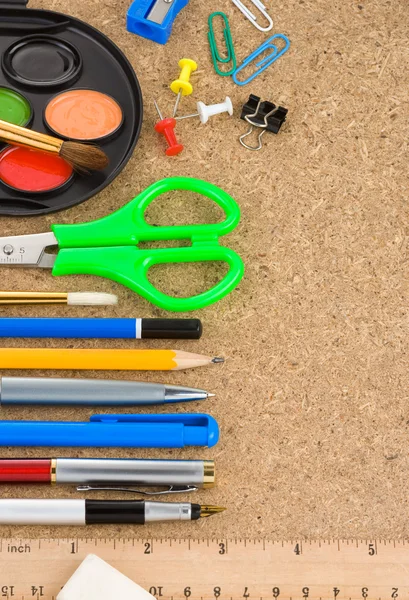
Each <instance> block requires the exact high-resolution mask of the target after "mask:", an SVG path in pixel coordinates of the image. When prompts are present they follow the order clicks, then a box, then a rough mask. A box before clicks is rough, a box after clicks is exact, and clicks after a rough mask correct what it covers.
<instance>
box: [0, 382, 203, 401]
mask: <svg viewBox="0 0 409 600" xmlns="http://www.w3.org/2000/svg"><path fill="white" fill-rule="evenodd" d="M212 396H214V394H210V393H209V392H206V391H205V390H200V389H195V388H188V387H183V386H179V385H167V384H165V385H164V384H162V383H144V382H143V381H122V380H111V379H69V378H67V379H64V378H63V377H60V378H54V377H48V378H47V377H0V406H10V405H11V406H14V405H19V404H23V405H24V404H28V405H34V404H41V405H43V404H46V405H70V406H138V405H144V404H151V405H157V404H159V405H160V404H174V403H176V402H190V401H194V400H206V399H207V398H210V397H212Z"/></svg>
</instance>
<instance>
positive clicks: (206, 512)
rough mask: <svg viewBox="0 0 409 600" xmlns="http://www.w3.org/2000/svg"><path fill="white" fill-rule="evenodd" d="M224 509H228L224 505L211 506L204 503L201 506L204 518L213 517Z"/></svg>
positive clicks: (201, 513) (201, 514)
mask: <svg viewBox="0 0 409 600" xmlns="http://www.w3.org/2000/svg"><path fill="white" fill-rule="evenodd" d="M224 510H226V509H225V507H224V506H210V505H209V504H202V506H201V507H200V516H201V517H202V518H203V517H211V516H212V515H216V514H217V513H221V512H223V511H224Z"/></svg>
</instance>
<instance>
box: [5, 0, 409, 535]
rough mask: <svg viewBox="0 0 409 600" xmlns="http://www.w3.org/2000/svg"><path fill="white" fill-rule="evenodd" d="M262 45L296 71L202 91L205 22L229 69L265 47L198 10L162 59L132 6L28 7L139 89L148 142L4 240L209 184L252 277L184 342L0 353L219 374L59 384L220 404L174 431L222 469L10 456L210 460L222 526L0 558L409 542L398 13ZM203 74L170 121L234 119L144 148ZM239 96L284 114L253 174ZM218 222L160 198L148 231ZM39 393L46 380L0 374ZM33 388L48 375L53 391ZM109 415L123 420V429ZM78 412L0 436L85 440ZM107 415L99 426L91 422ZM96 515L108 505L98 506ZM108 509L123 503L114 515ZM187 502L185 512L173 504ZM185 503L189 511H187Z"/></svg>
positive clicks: (171, 275) (58, 2)
mask: <svg viewBox="0 0 409 600" xmlns="http://www.w3.org/2000/svg"><path fill="white" fill-rule="evenodd" d="M266 4H267V7H268V10H269V12H270V14H271V16H272V17H273V19H274V29H273V32H272V33H279V32H280V33H285V34H286V35H288V37H289V38H290V40H291V48H290V50H289V52H288V53H287V54H286V55H285V56H284V57H282V58H281V59H280V60H279V61H277V62H276V63H275V65H273V66H271V67H270V68H269V69H268V70H267V71H265V72H264V74H263V75H261V76H260V77H258V78H257V79H256V80H255V81H254V82H253V83H252V84H250V85H248V86H246V87H238V86H236V85H235V84H234V83H233V82H232V81H231V79H230V78H221V77H219V76H217V75H216V74H215V72H214V71H213V67H212V63H211V58H210V54H209V48H208V42H207V30H208V28H207V18H208V15H209V14H210V13H211V12H212V11H215V10H224V11H225V12H226V13H227V14H228V16H229V18H230V25H231V29H232V34H233V39H234V41H235V48H236V53H237V57H238V60H239V61H240V60H242V59H243V58H244V57H246V56H247V55H248V54H249V53H250V52H251V51H252V50H254V49H255V48H256V47H258V46H259V45H260V44H261V43H262V42H263V41H264V40H265V39H266V38H267V36H268V35H270V34H263V33H261V32H259V31H257V30H256V29H255V28H254V27H253V26H252V25H251V24H250V23H249V22H248V21H247V20H246V19H245V18H244V17H243V15H242V14H241V13H240V12H239V11H238V10H237V9H236V8H235V7H234V6H233V4H232V2H230V1H229V0H218V1H216V0H208V1H203V0H202V1H200V0H191V2H190V3H189V5H188V6H187V7H186V8H185V9H184V10H183V11H182V13H181V14H180V15H179V17H178V19H177V21H176V23H175V26H174V31H173V35H172V37H171V38H170V41H169V42H168V44H166V45H165V46H159V45H157V44H154V43H152V42H150V41H147V40H144V39H142V38H139V37H136V36H134V35H131V34H129V33H127V32H126V29H125V14H126V10H127V8H128V2H126V1H123V0H89V1H87V2H82V1H79V0H70V1H69V2H63V1H62V0H31V2H30V6H31V7H32V8H44V9H52V10H55V11H60V12H66V13H69V14H71V15H74V16H76V17H78V18H80V19H82V20H84V21H87V22H88V23H90V24H91V25H93V26H94V27H96V28H98V29H100V30H101V31H103V32H104V33H105V34H106V35H108V36H109V37H110V38H112V40H113V41H114V42H116V43H117V44H118V45H119V47H120V48H121V49H122V50H123V51H124V52H125V54H126V55H127V57H128V58H129V60H130V61H131V63H132V65H133V67H134V69H135V71H136V73H137V76H138V78H139V81H140V84H141V87H142V91H143V97H144V106H145V115H144V124H143V130H142V135H141V138H140V140H139V142H138V144H137V147H136V150H135V152H134V154H133V157H132V159H131V160H130V162H129V163H128V165H127V167H126V168H125V169H124V171H123V172H122V173H121V174H120V176H119V177H118V178H117V179H116V180H115V181H114V182H113V183H112V184H111V185H110V186H109V187H108V188H107V189H105V190H104V191H103V192H102V193H101V194H99V195H98V196H97V197H94V198H92V199H90V200H89V201H87V202H85V203H84V204H82V205H80V206H77V207H75V208H73V209H70V210H68V211H64V212H61V213H57V214H54V215H47V216H44V217H37V218H24V219H23V218H18V219H11V218H2V219H1V230H2V232H3V234H4V235H6V234H12V233H14V234H23V233H38V232H43V231H47V230H48V229H49V226H50V224H52V223H74V222H75V223H79V222H82V221H88V220H92V219H95V218H99V217H102V216H104V215H106V214H108V213H109V212H111V211H113V210H115V209H117V208H119V207H121V206H123V205H124V204H125V203H126V202H128V201H129V200H131V199H132V198H133V197H134V196H136V195H137V194H138V193H139V192H140V191H142V190H143V189H144V188H146V187H147V186H148V185H150V184H151V183H153V182H154V181H156V180H158V179H160V178H163V177H168V176H175V175H183V176H192V177H200V178H202V179H206V180H208V181H210V182H212V183H214V184H216V185H219V186H220V187H222V188H223V189H225V190H226V191H227V192H228V193H230V194H231V195H232V196H233V197H234V198H235V199H236V200H237V202H238V203H239V205H240V207H241V211H242V219H241V223H240V225H239V227H238V228H237V229H236V230H235V231H234V232H233V233H231V234H230V235H229V236H228V237H226V239H225V240H224V241H223V243H224V244H226V245H228V246H229V247H231V248H233V249H234V250H236V251H237V252H238V253H239V254H240V255H241V256H242V257H243V259H244V261H245V265H246V274H245V278H244V279H243V281H242V283H241V284H240V285H239V287H238V289H236V290H235V291H234V292H233V293H231V294H230V296H228V297H227V298H226V299H224V300H222V301H221V302H219V303H218V304H217V305H214V306H211V307H208V308H206V309H204V310H202V311H201V312H200V315H198V316H200V317H201V319H202V321H203V325H204V335H203V337H202V339H201V340H200V341H197V342H194V341H191V342H176V343H171V342H165V341H164V342H157V343H152V342H151V343H146V342H135V343H132V342H129V341H113V342H109V341H104V340H99V341H94V340H89V341H87V340H83V341H78V340H68V341H66V342H64V341H63V340H46V341H41V340H27V341H25V340H8V339H3V340H2V341H1V346H3V347H12V346H13V347H14V346H27V347H36V346H37V347H43V346H45V345H46V346H47V347H55V348H58V347H84V348H85V347H101V348H103V347H112V348H128V347H158V348H159V347H161V348H165V347H167V346H168V347H169V346H173V347H176V348H179V349H183V350H189V351H193V352H200V353H203V354H210V355H221V356H224V357H225V358H226V362H225V364H224V365H215V366H212V367H207V368H201V369H196V370H193V369H192V370H189V371H186V372H175V373H156V374H155V373H128V374H127V373H101V372H99V373H92V372H82V373H79V372H77V373H72V372H67V373H61V372H60V373H55V372H54V373H53V372H48V373H47V375H58V376H61V375H63V374H64V375H66V376H84V377H86V376H88V377H92V376H95V377H109V378H123V379H126V378H133V379H135V380H136V379H140V380H146V381H161V382H167V383H172V384H183V385H191V386H195V387H201V388H205V389H208V390H209V391H211V392H214V393H215V394H216V397H215V398H212V399H211V400H209V401H207V402H206V403H202V404H199V405H197V404H191V405H190V406H187V405H182V406H179V407H176V410H177V411H192V412H194V411H203V412H208V413H210V414H212V415H213V416H215V417H216V418H217V420H218V422H219V424H220V428H221V439H220V442H219V444H218V445H217V446H216V447H215V448H213V449H203V450H201V449H196V450H195V449H187V450H183V451H182V450H177V451H168V450H165V451H163V450H156V451H147V450H138V449H134V450H121V449H108V450H106V449H87V448H83V449H70V448H55V449H51V448H39V449H33V448H1V450H0V455H1V456H3V457H37V456H41V457H48V456H84V457H85V456H93V457H104V456H109V457H155V458H159V457H168V458H214V459H215V460H216V462H217V473H218V481H217V487H216V488H214V489H213V490H209V491H203V492H200V493H198V494H196V495H195V497H194V501H198V502H202V503H218V504H221V505H225V506H226V507H227V508H228V510H227V511H226V512H225V513H223V514H222V515H219V516H215V517H213V518H212V519H207V520H206V519H205V520H203V521H201V522H199V523H195V524H186V523H185V524H184V523H181V524H169V525H168V524H157V525H154V526H146V527H145V528H143V529H141V528H138V527H137V526H135V527H132V526H125V525H124V526H107V527H92V528H91V527H90V528H88V529H83V528H68V527H35V528H30V527H13V528H11V527H4V526H3V527H0V535H1V536H2V537H9V536H14V537H20V536H21V537H30V536H31V537H48V536H52V537H67V536H79V537H85V536H87V537H91V536H96V537H116V536H125V537H132V536H135V537H148V536H154V537H161V536H163V537H165V536H176V537H192V538H199V537H217V536H218V537H229V536H237V537H258V538H260V537H266V538H268V537H270V538H286V539H294V538H296V537H297V538H318V537H342V538H349V537H363V538H367V537H385V538H400V537H405V536H408V534H409V518H408V514H409V502H408V489H407V475H408V468H409V460H408V429H409V393H408V390H409V375H408V356H409V354H408V300H409V295H408V284H407V281H408V253H407V250H408V232H409V229H408V211H407V194H408V183H409V180H408V169H407V156H408V132H409V127H408V95H407V90H408V85H409V73H408V69H407V59H408V43H407V39H408V11H409V5H408V3H407V2H406V1H405V0H370V1H369V0H347V1H343V0H334V1H331V2H330V1H329V0H288V1H286V2H284V1H282V0H278V1H277V2H270V1H268V2H266ZM185 56H187V57H189V58H193V59H195V60H197V62H198V63H199V69H198V71H197V73H196V74H195V75H194V80H193V79H192V81H194V83H195V88H194V94H193V95H192V96H191V97H188V98H184V99H183V100H182V103H181V107H180V114H188V113H192V112H195V107H196V104H195V103H196V101H197V100H202V101H204V102H205V103H206V104H210V103H215V102H220V101H222V100H223V99H224V97H225V96H226V95H229V96H230V97H231V98H232V101H233V104H234V108H235V115H234V116H233V117H231V118H230V117H226V116H219V117H215V118H214V119H213V120H212V121H211V122H209V123H208V124H207V125H201V124H200V123H199V121H198V120H185V121H181V122H180V123H179V125H178V135H179V136H180V139H181V141H182V142H183V143H184V144H185V151H184V153H183V154H181V155H180V156H179V157H177V158H174V159H171V158H167V157H166V156H165V155H164V146H163V140H162V139H158V136H157V134H156V133H155V131H154V130H153V126H154V123H155V121H156V113H155V109H154V106H153V99H157V101H158V102H159V105H160V107H161V108H162V110H163V112H164V113H165V114H166V113H168V114H169V112H170V111H171V108H172V106H173V103H174V99H175V97H174V95H173V94H172V92H170V90H169V89H168V85H169V83H170V81H172V80H173V79H174V78H175V77H176V76H177V75H178V73H179V70H178V67H177V61H178V60H179V59H180V58H182V57H185ZM250 93H253V94H257V95H259V96H261V97H262V98H263V99H265V100H270V101H273V102H275V103H280V104H281V105H283V106H285V107H286V108H288V110H289V112H288V119H287V122H286V124H285V125H284V126H283V128H282V130H281V132H280V133H279V134H278V135H277V136H274V135H273V134H266V135H265V137H264V147H263V149H262V150H261V151H260V152H249V151H247V150H245V149H244V148H242V147H241V146H240V144H239V142H238V136H239V135H240V134H241V133H242V132H244V131H245V130H246V124H245V123H244V122H243V121H241V120H240V119H239V113H240V109H241V106H242V104H243V103H244V102H245V101H246V99H247V97H248V95H249V94H250ZM217 218H218V214H217V211H215V210H214V207H212V206H211V203H210V202H206V201H201V200H198V199H197V198H196V197H194V196H192V195H191V196H189V195H188V194H173V195H172V196H171V197H169V198H165V199H160V200H158V203H157V205H156V207H155V206H154V207H152V211H151V212H150V219H151V220H152V222H154V223H161V224H163V223H174V222H189V221H193V220H197V221H200V220H201V221H209V220H214V219H217ZM220 273H221V274H223V271H219V270H218V268H217V267H213V266H207V267H204V268H203V269H198V268H196V267H195V268H190V267H189V268H188V267H186V266H184V267H181V266H174V267H163V268H160V269H159V268H158V269H157V272H156V273H155V274H154V281H155V283H156V284H157V285H158V286H159V287H161V289H164V290H166V291H169V292H172V293H186V292H193V291H197V290H199V289H201V288H202V287H203V286H206V285H209V284H211V283H212V282H214V281H215V280H216V279H217V277H218V276H219V275H220ZM2 287H3V288H4V289H7V290H44V291H46V290H50V291H51V290H52V291H54V290H55V291H84V290H92V291H105V292H114V293H116V294H118V296H119V304H118V306H117V307H109V308H97V307H94V308H80V307H71V308H67V307H48V308H35V307H34V308H30V307H27V308H24V309H21V308H15V307H14V308H5V307H2V308H1V309H0V314H1V315H3V316H11V315H16V316H18V315H25V316H28V315H33V316H62V315H64V316H107V317H108V316H109V317H112V316H118V317H120V316H123V317H125V316H135V317H136V316H160V315H165V314H166V313H164V312H163V311H161V310H159V309H157V308H155V307H153V306H151V305H149V304H148V303H147V302H145V301H144V300H142V299H140V298H139V297H137V296H135V295H134V294H133V293H132V292H130V291H129V290H127V289H125V288H123V287H120V286H119V285H116V284H115V283H111V282H110V281H108V280H103V279H99V278H91V277H85V276H81V277H80V276H78V277H61V278H52V277H51V275H50V273H49V272H48V271H47V270H35V269H34V270H24V271H23V270H19V269H9V270H3V272H2ZM2 374H8V375H11V374H14V375H15V374H21V375H23V374H24V375H35V374H36V375H37V374H38V372H36V373H34V372H31V373H30V372H28V371H19V372H13V373H12V372H11V371H2ZM42 374H44V375H45V374H46V373H45V372H44V373H42ZM114 411H115V410H114ZM92 412H97V411H92V410H89V409H86V408H84V409H75V410H70V409H59V408H57V407H55V408H41V407H39V408H36V409H18V408H15V409H11V408H5V407H3V408H1V417H2V418H3V419H38V420H60V419H61V420H87V419H88V418H89V416H90V414H92ZM98 412H101V413H103V412H112V411H109V410H104V409H102V410H99V411H98ZM1 493H2V497H27V498H30V497H44V498H48V497H52V498H64V497H65V498H77V497H78V493H77V492H76V491H75V489H73V488H69V487H67V488H63V487H54V488H48V487H19V486H18V487H4V488H2V492H1ZM98 497H104V496H103V495H102V494H100V495H99V496H98ZM118 497H119V496H118ZM184 499H186V500H188V499H189V497H187V496H186V497H184ZM190 499H192V498H190Z"/></svg>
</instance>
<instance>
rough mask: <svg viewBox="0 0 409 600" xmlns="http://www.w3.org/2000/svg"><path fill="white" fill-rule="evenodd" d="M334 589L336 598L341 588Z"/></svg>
mask: <svg viewBox="0 0 409 600" xmlns="http://www.w3.org/2000/svg"><path fill="white" fill-rule="evenodd" d="M333 591H334V598H336V597H337V596H338V594H339V592H340V591H341V590H339V589H338V588H337V587H334V590H333Z"/></svg>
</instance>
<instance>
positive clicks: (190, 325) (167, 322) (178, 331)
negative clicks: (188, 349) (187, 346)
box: [142, 319, 202, 340]
mask: <svg viewBox="0 0 409 600" xmlns="http://www.w3.org/2000/svg"><path fill="white" fill-rule="evenodd" d="M201 335H202V322H201V321H200V319H142V338H143V339H162V340H198V339H199V338H200V337H201Z"/></svg>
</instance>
